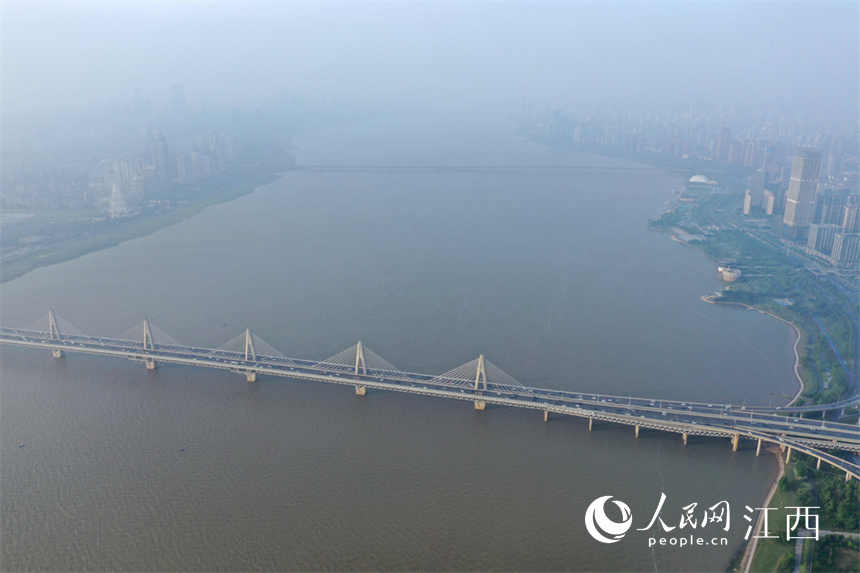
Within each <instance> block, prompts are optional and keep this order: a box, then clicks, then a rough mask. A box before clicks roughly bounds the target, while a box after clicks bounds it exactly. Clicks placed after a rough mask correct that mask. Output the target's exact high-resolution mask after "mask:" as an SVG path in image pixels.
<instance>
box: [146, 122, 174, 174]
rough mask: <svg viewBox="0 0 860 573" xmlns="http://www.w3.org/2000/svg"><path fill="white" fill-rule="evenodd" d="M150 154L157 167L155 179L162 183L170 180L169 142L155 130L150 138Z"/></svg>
mask: <svg viewBox="0 0 860 573" xmlns="http://www.w3.org/2000/svg"><path fill="white" fill-rule="evenodd" d="M150 153H151V157H152V163H153V165H155V177H156V178H157V179H158V180H159V181H160V182H162V183H165V182H167V181H169V180H170V165H169V163H168V155H167V140H166V139H165V137H164V134H163V133H161V132H160V131H159V130H157V129H156V130H155V131H154V132H153V134H152V137H151V138H150Z"/></svg>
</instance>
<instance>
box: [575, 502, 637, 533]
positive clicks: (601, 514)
mask: <svg viewBox="0 0 860 573" xmlns="http://www.w3.org/2000/svg"><path fill="white" fill-rule="evenodd" d="M611 498H612V496H611V495H604V496H603V497H598V498H597V499H595V500H594V501H592V502H591V505H589V506H588V509H586V510H585V528H586V529H588V533H590V534H591V536H592V537H593V538H595V539H596V540H598V541H600V542H601V543H615V542H616V541H618V540H619V539H621V538H622V537H624V534H625V533H627V530H628V529H630V526H631V525H633V517H632V515H631V514H630V508H629V507H627V504H626V503H624V502H623V501H618V500H613V502H612V503H614V504H615V505H617V506H618V509H620V510H621V522H620V523H616V522H615V521H612V520H611V519H609V518H608V517H606V511H604V509H603V507H604V506H605V505H606V502H607V501H608V500H609V499H611ZM603 532H605V533H607V534H609V535H610V536H611V537H606V536H605V535H603Z"/></svg>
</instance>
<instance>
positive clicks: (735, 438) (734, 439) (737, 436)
mask: <svg viewBox="0 0 860 573" xmlns="http://www.w3.org/2000/svg"><path fill="white" fill-rule="evenodd" d="M740 437H741V435H740V434H735V435H734V436H732V451H733V452H736V451H738V441H740Z"/></svg>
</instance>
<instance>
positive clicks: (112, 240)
mask: <svg viewBox="0 0 860 573" xmlns="http://www.w3.org/2000/svg"><path fill="white" fill-rule="evenodd" d="M592 152H594V153H596V154H603V155H608V156H611V157H617V155H613V154H607V153H601V152H600V151H597V150H592ZM624 158H625V159H630V160H634V161H638V162H642V163H646V164H652V163H654V162H648V161H647V159H645V158H641V157H638V158H633V157H624ZM656 166H657V167H661V168H665V169H667V170H668V171H670V172H679V171H685V170H684V169H679V168H678V166H673V167H674V169H673V168H670V167H669V166H667V165H661V164H659V162H658V163H657V165H656ZM280 177H281V175H279V174H278V173H277V170H275V169H273V168H257V169H252V170H248V171H243V172H240V173H234V174H231V176H229V177H226V178H220V179H218V178H215V179H213V180H210V181H207V182H203V183H201V188H200V189H199V190H202V192H200V193H198V194H196V196H195V197H194V198H193V199H192V200H189V201H185V202H184V203H183V204H179V205H177V206H176V207H174V208H172V209H170V210H168V211H161V212H155V213H149V214H144V215H138V216H136V217H134V218H131V219H129V220H125V221H122V222H121V223H119V224H116V225H114V226H113V227H112V228H109V229H107V230H105V231H103V232H101V233H99V234H96V235H93V234H92V233H83V234H80V235H78V236H75V237H72V238H70V239H68V240H64V241H61V242H57V243H55V244H52V245H50V246H48V247H46V248H44V249H42V250H41V251H38V252H36V253H32V254H28V255H24V256H21V257H19V258H16V259H14V260H13V261H11V262H9V263H2V264H0V283H3V282H6V281H8V280H12V279H14V278H18V277H20V276H23V275H24V274H26V273H28V272H30V271H31V270H34V269H36V268H39V267H44V266H49V265H53V264H55V263H60V262H65V261H69V260H72V259H75V258H78V257H81V256H83V255H86V254H89V253H93V252H96V251H100V250H102V249H106V248H110V247H113V246H116V245H119V244H121V243H123V242H125V241H129V240H132V239H136V238H140V237H145V236H147V235H150V234H152V233H154V232H156V231H158V230H159V229H162V228H164V227H167V226H170V225H173V224H176V223H179V222H181V221H183V220H185V219H188V218H190V217H192V216H194V215H196V214H197V213H200V212H202V211H204V210H205V209H206V208H207V207H210V206H213V205H217V204H219V203H226V202H230V201H233V200H234V199H237V198H238V197H241V196H243V195H247V194H250V193H253V192H254V191H255V190H256V189H257V188H258V187H261V186H263V185H266V184H268V183H271V182H274V181H277V180H278V179H279V178H280ZM726 196H728V197H730V198H734V195H723V197H726ZM705 203H706V202H705ZM677 207H678V205H677V204H676V205H674V206H672V207H671V208H670V209H669V210H668V211H667V212H666V213H664V214H663V215H662V216H661V217H660V218H659V219H657V220H652V221H649V222H648V225H647V227H648V228H649V229H652V230H659V231H667V232H672V235H671V238H672V240H674V241H676V242H679V243H681V244H684V245H686V246H688V247H691V248H694V249H696V250H697V251H699V252H700V253H702V254H703V255H704V256H705V257H706V258H708V259H709V260H711V261H713V262H714V263H716V262H717V259H718V258H720V256H728V255H731V254H737V253H732V252H731V250H732V249H728V251H729V252H728V253H726V252H720V251H726V249H725V246H723V248H722V249H720V248H719V247H715V245H714V242H715V241H713V240H712V239H709V238H704V237H702V238H701V240H692V241H691V240H685V239H684V238H682V237H680V236H679V235H678V232H685V231H684V230H680V229H678V228H677V227H678V226H679V221H680V220H681V217H682V216H687V217H690V215H691V212H693V211H695V210H696V209H697V208H700V209H703V210H705V211H707V213H706V214H707V218H708V219H710V221H713V219H714V213H713V211H715V210H716V211H719V210H720V209H714V208H713V205H706V206H705V207H704V208H703V207H702V205H700V204H697V205H695V206H693V207H692V208H691V209H689V210H688V211H686V212H683V213H679V212H678V211H676V208H677ZM723 207H725V205H723ZM661 223H662V224H661ZM689 234H692V233H689ZM732 246H736V245H732ZM747 254H749V253H747ZM765 259H766V261H765V262H772V261H769V260H767V259H768V257H765ZM781 262H785V260H783V261H781ZM729 292H732V291H731V290H730V289H726V290H724V291H723V293H714V294H708V295H703V296H702V297H701V300H702V301H703V302H706V303H709V304H726V305H729V304H733V305H739V306H742V307H744V308H746V309H748V310H755V311H758V312H759V313H761V314H766V315H769V316H771V317H772V318H775V319H777V320H779V321H781V322H784V323H786V324H788V325H790V326H791V327H792V328H793V329H794V332H795V335H796V337H795V341H794V345H793V349H794V357H795V360H794V374H795V378H796V380H797V382H798V385H799V389H798V391H797V393H796V394H795V396H794V397H793V398H791V400H790V401H789V402H788V404H789V405H793V404H795V403H797V402H798V401H800V403H803V402H804V397H806V398H810V399H812V398H814V397H816V396H820V395H821V394H822V388H821V384H820V381H819V380H815V382H816V383H815V384H813V382H814V381H813V380H812V378H813V372H810V370H811V369H810V368H809V367H808V364H805V362H808V361H809V357H810V355H811V353H812V346H813V343H812V342H811V340H810V339H811V336H810V335H809V334H808V332H805V331H807V330H808V325H807V324H804V323H803V321H802V320H799V318H798V316H797V315H796V314H795V315H794V316H792V315H791V314H790V313H789V312H788V309H789V308H790V306H791V305H785V306H781V305H777V306H776V307H774V306H772V305H771V304H769V299H768V300H767V301H765V302H764V303H763V302H762V301H761V300H758V301H756V300H747V301H744V300H732V298H731V297H727V296H725V295H726V293H729ZM734 292H744V291H743V290H741V291H734ZM780 310H782V311H783V312H780ZM813 318H815V317H813ZM816 320H817V319H816ZM822 328H823V327H822ZM849 334H854V335H855V336H856V333H849ZM849 338H850V336H849ZM834 350H835V349H834ZM848 359H849V360H850V361H851V362H852V364H853V363H855V357H853V356H849V357H848ZM803 374H806V378H804V375H803ZM815 374H818V373H817V372H816V373H815ZM826 389H827V387H826V385H825V388H824V390H826ZM787 398H788V397H787ZM767 451H769V452H771V453H773V454H774V455H775V456H776V458H777V461H778V463H779V467H778V471H777V474H776V477H775V479H774V481H773V483H772V485H771V488H770V490H769V491H768V493H767V495H766V496H765V500H764V505H763V507H769V504H770V503H771V501H772V500H773V499H774V497H775V496H776V495H777V493H778V492H779V491H780V490H782V489H784V488H783V487H782V486H781V484H782V482H783V481H784V480H785V476H786V473H787V464H786V463H785V462H784V461H783V459H782V456H781V455H780V451H779V449H778V448H776V447H770V448H767ZM796 457H800V456H799V455H798V456H796ZM802 463H803V462H801V461H793V462H792V466H794V465H795V464H802ZM803 467H804V468H805V467H806V466H805V465H804V466H803ZM810 471H814V470H810ZM855 489H856V488H855ZM761 525H762V524H761V517H759V520H758V522H757V523H756V526H755V530H756V531H757V532H758V531H759V529H760V527H761ZM757 541H758V540H757V539H755V538H753V541H752V542H751V543H750V542H745V543H744V545H743V546H742V547H741V548H739V551H738V555H737V556H736V557H735V558H734V559H733V560H732V563H730V564H729V566H728V567H729V570H740V569H742V570H743V571H744V572H748V571H749V570H750V568H751V567H752V566H753V564H754V563H755V565H756V566H757V567H760V566H761V565H762V564H763V563H760V561H761V560H762V559H761V558H760V557H759V554H760V553H761V549H762V548H761V547H759V546H758V543H757ZM786 555H788V554H786ZM791 560H792V562H793V546H792V548H791ZM783 561H786V556H785V555H782V556H781V558H780V563H782V562H783ZM756 570H758V569H756ZM769 570H776V569H775V568H774V569H769Z"/></svg>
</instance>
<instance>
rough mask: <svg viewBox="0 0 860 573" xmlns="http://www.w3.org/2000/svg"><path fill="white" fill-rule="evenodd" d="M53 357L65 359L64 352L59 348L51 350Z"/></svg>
mask: <svg viewBox="0 0 860 573" xmlns="http://www.w3.org/2000/svg"><path fill="white" fill-rule="evenodd" d="M51 355H52V356H53V357H54V358H62V357H63V351H62V350H60V349H59V348H54V349H53V350H51Z"/></svg>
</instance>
